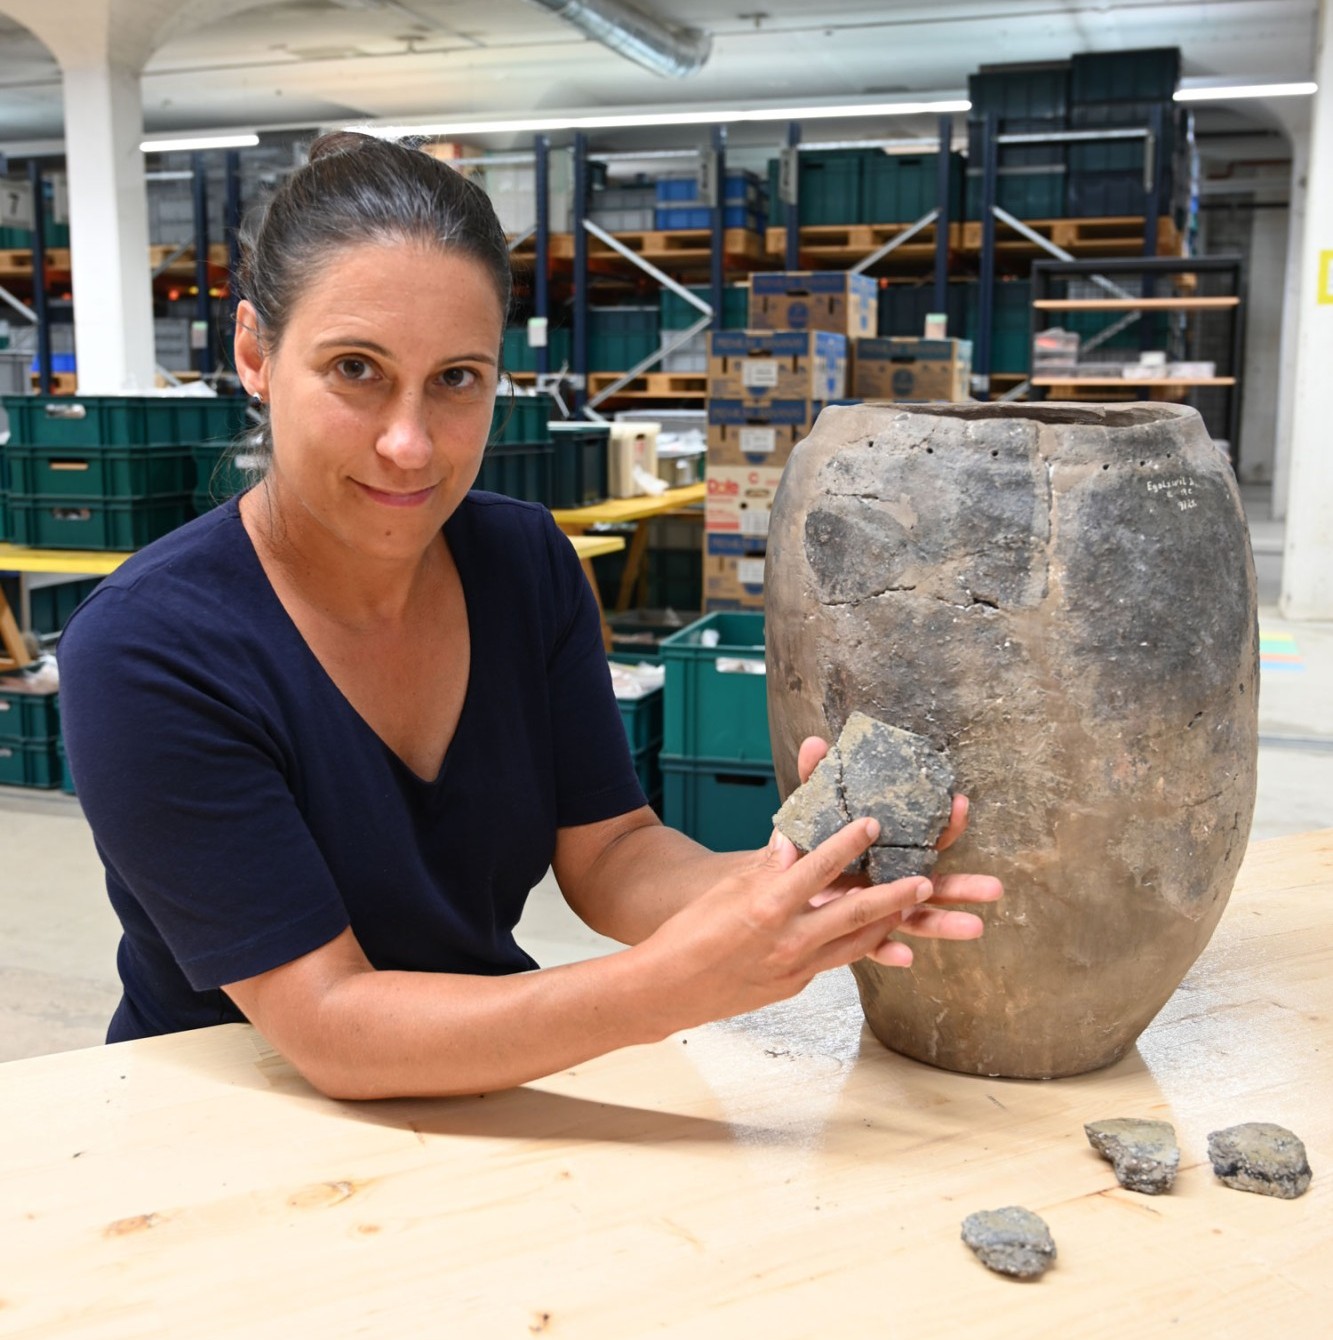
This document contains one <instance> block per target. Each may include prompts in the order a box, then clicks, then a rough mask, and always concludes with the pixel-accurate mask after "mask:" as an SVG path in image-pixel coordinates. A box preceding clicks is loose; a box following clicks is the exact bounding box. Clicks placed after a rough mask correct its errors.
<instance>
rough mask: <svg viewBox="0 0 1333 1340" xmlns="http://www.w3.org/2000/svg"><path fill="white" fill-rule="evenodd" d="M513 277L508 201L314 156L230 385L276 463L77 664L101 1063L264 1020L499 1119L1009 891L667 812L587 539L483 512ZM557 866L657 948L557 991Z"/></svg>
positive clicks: (528, 511)
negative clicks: (553, 948)
mask: <svg viewBox="0 0 1333 1340" xmlns="http://www.w3.org/2000/svg"><path fill="white" fill-rule="evenodd" d="M509 282H510V281H509V267H508V253H507V249H506V245H505V239H504V236H503V233H502V232H501V229H500V226H499V224H498V222H497V221H496V219H495V215H494V213H493V211H492V210H491V207H490V203H489V201H488V200H487V199H486V197H485V196H484V194H483V193H482V192H480V191H479V190H477V189H476V188H475V187H474V186H472V185H471V184H469V183H468V182H466V181H465V180H464V179H463V178H462V177H461V176H459V175H458V174H456V173H454V172H453V171H451V170H450V169H449V168H447V167H445V166H444V165H443V164H440V163H437V162H436V161H435V160H433V159H431V158H430V157H428V156H427V155H425V154H422V153H419V152H417V151H416V150H415V149H412V148H409V147H406V146H403V145H396V144H391V143H387V142H382V141H379V140H376V139H372V138H369V137H365V136H355V135H347V134H342V135H335V136H327V137H325V138H323V139H321V140H320V141H318V142H317V143H316V144H315V145H314V146H313V148H312V150H311V155H310V163H309V165H308V166H307V167H305V168H304V169H302V170H301V171H299V172H297V173H295V174H293V176H292V177H291V178H289V179H288V181H287V183H286V184H285V185H284V186H283V188H282V189H281V190H280V191H279V192H278V193H277V194H276V195H275V197H274V198H273V200H272V201H271V202H270V204H269V206H268V208H267V210H266V212H265V214H264V216H263V218H262V219H261V220H260V221H259V222H258V224H257V226H255V227H254V228H253V229H252V234H251V236H250V238H249V240H248V242H247V244H246V247H245V254H244V263H243V267H242V274H241V287H242V291H243V294H244V301H242V302H241V304H240V306H239V309H238V314H237V331H236V366H237V370H238V373H239V375H240V377H241V380H242V381H243V383H244V385H245V386H246V388H247V390H248V391H250V392H251V393H252V395H253V396H255V397H256V398H257V400H258V401H259V402H262V404H263V405H264V406H266V407H267V426H266V431H267V437H268V446H269V450H270V459H269V464H268V469H267V473H266V475H265V477H264V479H263V481H262V483H260V484H259V485H258V486H256V487H255V488H253V489H251V490H250V491H248V492H246V493H245V494H244V495H243V496H242V497H241V498H240V499H239V501H233V502H231V503H229V504H227V505H225V506H223V507H221V508H218V509H216V510H215V511H214V512H212V513H210V514H209V515H208V516H205V517H202V518H200V519H199V520H197V521H195V522H193V523H192V524H190V525H188V526H185V527H183V528H182V529H181V530H179V531H176V532H175V533H173V534H172V535H170V536H167V537H166V538H165V539H163V540H161V541H158V542H157V543H156V544H154V545H151V546H149V547H148V548H147V549H145V550H143V551H142V552H141V553H139V554H138V555H136V556H135V557H134V558H133V559H131V560H130V561H129V562H127V563H126V564H125V565H124V566H123V567H122V568H121V569H120V571H119V572H118V573H117V574H115V575H114V576H113V577H111V578H108V579H107V580H106V581H105V582H103V583H102V585H101V586H100V587H99V589H98V591H97V593H96V594H95V596H94V597H93V598H92V599H91V600H90V601H89V602H88V603H87V604H85V605H84V607H83V608H82V609H81V610H80V611H79V613H78V614H77V615H76V616H75V617H74V618H73V620H72V621H71V622H70V624H69V626H68V628H67V630H66V633H65V636H64V640H63V641H62V644H61V648H60V660H61V674H62V700H63V707H64V726H65V732H66V739H67V746H68V750H69V756H70V760H71V765H72V768H73V771H74V775H75V778H76V781H77V785H78V789H79V794H80V797H81V799H82V801H83V805H84V809H85V812H86V813H87V815H88V818H89V821H90V823H91V825H92V827H93V831H94V834H95V836H96V838H97V842H98V846H99V850H100V852H101V854H102V856H103V859H104V861H105V864H106V870H107V887H108V891H109V894H110V897H111V900H112V903H113V905H114V907H115V910H116V912H117V914H118V915H119V917H120V919H121V922H122V924H123V926H124V936H123V938H122V941H121V946H120V951H119V956H118V958H119V967H120V972H121V977H122V980H123V982H124V986H125V994H124V998H123V1000H122V1002H121V1005H120V1007H119V1009H118V1010H117V1013H116V1016H115V1018H114V1020H113V1022H112V1025H111V1029H110V1033H109V1039H110V1040H112V1041H116V1040H120V1039H125V1038H132V1037H141V1036H145V1035H149V1034H154V1033H162V1032H169V1031H174V1030H180V1029H186V1028H193V1027H199V1026H202V1025H206V1024H214V1023H222V1022H228V1021H235V1020H241V1019H248V1020H249V1021H251V1022H252V1023H253V1024H254V1025H255V1026H256V1027H257V1028H258V1029H259V1030H260V1031H261V1032H262V1033H263V1034H264V1035H265V1036H266V1037H267V1038H268V1039H269V1040H270V1041H271V1042H272V1043H273V1045H274V1046H276V1047H277V1048H278V1049H279V1050H280V1051H282V1052H283V1053H284V1054H285V1055H286V1056H287V1057H288V1058H289V1059H290V1060H291V1061H292V1063H293V1064H294V1065H295V1066H296V1067H297V1068H298V1069H300V1070H301V1072H302V1073H303V1074H304V1075H305V1076H306V1077H307V1078H308V1079H309V1080H310V1081H311V1083H313V1084H314V1085H316V1086H317V1087H319V1088H320V1089H322V1090H323V1091H324V1092H326V1093H328V1094H330V1095H333V1096H338V1097H344V1098H368V1097H383V1096H391V1095H392V1096H396V1095H410V1094H446V1093H456V1092H472V1093H475V1092H478V1091H481V1090H486V1089H495V1088H500V1087H505V1086H509V1085H514V1084H519V1083H522V1082H524V1081H526V1080H529V1079H532V1078H535V1077H537V1076H540V1075H543V1074H548V1073H551V1072H553V1071H556V1070H559V1069H561V1068H564V1067H567V1066H569V1065H572V1064H575V1063H577V1062H579V1061H581V1060H584V1059H586V1058H588V1057H590V1056H593V1055H596V1054H599V1053H602V1052H605V1051H608V1050H611V1049H613V1048H616V1047H620V1046H624V1045H627V1044H630V1043H638V1042H647V1041H652V1040H655V1039H659V1038H662V1037H665V1036H667V1035H668V1034H670V1033H672V1032H674V1031H676V1030H678V1029H681V1028H684V1027H688V1026H691V1025H695V1024H699V1023H702V1022H704V1021H707V1020H711V1019H717V1018H721V1017H724V1016H727V1015H732V1014H736V1013H739V1012H741V1011H744V1010H749V1009H752V1008H755V1007H757V1006H760V1005H764V1004H767V1003H769V1002H771V1001H774V1000H778V999H781V998H783V997H786V996H789V995H792V994H794V993H796V992H797V991H799V990H800V989H801V988H802V987H803V986H804V985H805V984H806V982H808V981H809V980H810V979H811V978H812V977H813V976H814V975H815V974H816V973H817V972H819V971H821V970H823V969H825V968H830V967H834V966H837V965H841V964H845V963H848V962H851V961H852V960H854V959H856V958H858V957H861V956H864V955H870V956H872V957H874V958H876V959H877V960H878V961H879V962H881V963H885V964H905V963H907V962H910V957H911V956H910V950H908V949H907V947H906V946H905V945H902V944H900V943H898V942H896V941H888V940H887V936H888V935H889V932H890V931H892V930H894V929H895V928H897V927H899V926H900V925H901V926H902V928H903V929H905V930H911V931H912V932H913V933H915V934H919V935H937V936H945V937H948V938H954V939H966V938H970V937H972V936H975V935H978V934H980V931H981V925H980V922H979V920H978V919H977V918H976V917H974V916H972V915H970V914H968V913H964V912H958V911H947V910H944V909H941V908H935V907H930V906H921V904H922V903H923V902H924V903H929V902H930V901H932V900H934V899H939V900H946V899H947V900H948V901H950V902H983V901H988V900H990V899H992V898H995V897H998V896H999V886H998V884H997V883H996V881H994V880H991V879H986V878H983V877H978V876H952V877H950V878H949V879H947V880H942V881H940V885H939V887H938V888H937V889H932V887H931V885H930V883H929V882H928V881H925V880H902V881H899V882H898V883H896V884H891V885H887V886H883V887H879V888H857V887H852V886H851V885H850V884H849V882H848V881H845V880H843V879H842V878H841V877H840V875H839V872H840V871H841V870H843V869H844V868H845V867H846V866H847V865H848V864H849V863H850V862H852V861H853V860H855V858H856V857H858V856H859V855H860V853H861V852H862V851H864V850H865V849H866V848H867V846H868V845H869V844H870V842H871V841H872V840H873V836H874V832H873V827H872V826H869V825H868V822H867V821H861V822H854V823H852V824H850V825H848V827H847V828H846V829H844V830H843V831H842V832H841V833H839V834H838V835H837V836H836V837H834V838H832V839H830V840H829V841H828V842H826V843H825V844H824V845H823V846H822V847H820V848H819V849H818V850H817V851H815V852H813V853H811V854H810V855H808V856H805V857H803V858H800V859H798V857H797V853H796V852H795V850H794V849H793V848H792V847H791V846H790V844H789V843H786V842H784V841H779V840H776V839H775V841H774V843H773V845H771V846H770V848H769V849H768V850H767V851H765V852H755V853H735V854H726V855H719V854H714V853H712V852H708V851H706V850H704V849H703V848H701V847H699V846H697V845H696V844H695V843H693V842H691V841H690V840H689V839H687V838H685V837H684V836H683V835H681V834H679V833H676V832H673V831H671V830H669V829H667V828H665V827H663V826H662V825H661V824H660V823H659V822H658V820H657V818H656V816H655V815H654V814H653V813H652V811H651V810H650V809H648V808H647V806H646V805H645V803H644V799H643V795H642V792H641V791H640V789H639V787H638V783H637V781H636V779H635V775H634V771H633V767H632V762H631V759H630V757H629V753H628V748H627V745H626V741H625V738H624V732H623V729H622V726H621V723H620V718H619V715H618V712H617V709H616V704H615V701H614V699H613V697H612V695H611V691H610V686H609V676H608V671H607V667H606V659H605V656H604V653H603V651H602V646H601V640H600V630H599V624H598V619H597V613H596V608H595V605H594V602H593V600H592V597H591V592H590V591H589V590H588V587H587V584H586V582H585V581H584V579H583V576H582V572H581V569H580V567H579V564H578V562H577V560H576V558H575V556H574V554H573V551H572V549H571V547H570V545H569V544H568V542H567V540H566V539H565V538H564V537H563V536H562V535H561V534H560V533H559V531H558V530H556V528H555V526H554V525H553V523H552V522H551V519H550V515H549V513H547V512H546V511H545V509H543V508H539V507H535V506H532V505H529V504H524V503H518V502H514V501H513V500H510V499H505V498H500V497H498V496H495V495H491V494H482V493H470V492H469V490H470V488H471V485H472V483H473V481H474V479H475V478H476V475H477V472H478V469H479V468H480V463H481V457H482V452H483V449H484V445H485V442H486V439H487V435H488V431H489V427H490V422H491V411H492V406H493V403H494V398H495V393H496V382H497V377H498V372H499V367H498V358H499V349H500V346H501V340H502V335H503V328H504V322H505V314H506V310H507V307H508V303H509ZM823 748H824V746H822V745H821V744H819V743H818V742H813V741H812V742H808V743H807V746H806V748H805V750H804V751H803V758H802V767H803V771H804V773H805V774H807V775H808V772H809V770H810V769H811V768H813V766H814V763H815V762H816V761H817V759H818V758H819V757H821V756H822V751H823ZM963 814H964V807H963V805H962V804H961V803H960V804H959V805H958V806H957V807H956V813H955V820H954V822H953V823H952V825H951V830H950V833H949V834H948V837H949V838H952V837H953V836H956V833H957V832H958V831H961V827H962V823H963ZM548 866H552V867H553V868H554V871H555V874H556V876H557V878H558V881H559V884H560V887H561V889H562V891H563V892H564V895H565V897H566V898H567V900H568V901H569V903H570V905H571V907H573V909H574V910H575V911H576V912H577V913H578V914H579V915H580V916H581V917H582V918H583V919H584V921H586V922H587V923H588V925H590V926H592V927H593V928H594V929H596V930H598V931H601V932H602V933H604V934H606V935H610V936H613V937H615V938H616V939H618V940H620V941H621V942H622V943H624V944H626V945H629V946H631V947H630V948H628V949H626V950H625V951H623V952H621V953H616V954H612V955H609V956H607V957H605V958H601V959H597V960H594V961H591V962H587V963H580V964H574V965H570V966H567V967H559V968H554V969H550V970H546V971H529V970H530V969H534V968H535V967H536V965H535V964H534V963H533V961H532V960H531V959H530V958H529V957H528V956H527V955H526V954H524V953H523V951H522V950H520V949H519V948H518V946H517V945H516V944H515V943H514V940H513V936H512V930H513V927H514V925H515V923H516V922H517V921H518V918H519V915H520V913H521V911H522V907H523V902H524V899H525V898H526V896H527V894H528V892H529V890H530V889H531V888H532V887H533V885H535V884H536V883H537V881H538V880H539V879H540V878H541V877H542V875H543V874H544V873H545V871H546V869H547V868H548ZM839 895H841V896H839Z"/></svg>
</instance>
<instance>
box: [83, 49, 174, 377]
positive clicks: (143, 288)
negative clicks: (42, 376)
mask: <svg viewBox="0 0 1333 1340" xmlns="http://www.w3.org/2000/svg"><path fill="white" fill-rule="evenodd" d="M140 98H141V95H140V88H139V76H138V74H137V73H136V72H134V71H131V70H126V69H118V68H116V67H114V66H111V65H109V64H101V65H92V66H83V67H76V68H67V69H66V70H65V152H66V161H67V162H68V164H69V219H70V243H71V248H72V253H73V254H72V265H73V278H74V305H75V306H74V311H75V322H74V337H75V346H74V347H75V355H76V357H77V359H78V368H79V394H80V395H115V394H116V393H118V392H133V391H146V390H149V389H151V388H152V386H153V376H154V357H153V297H152V273H151V270H150V266H149V260H148V199H147V193H146V190H145V185H144V167H143V154H142V153H141V152H140V151H139V143H140V141H141V140H142V139H143V111H142V105H141V101H140Z"/></svg>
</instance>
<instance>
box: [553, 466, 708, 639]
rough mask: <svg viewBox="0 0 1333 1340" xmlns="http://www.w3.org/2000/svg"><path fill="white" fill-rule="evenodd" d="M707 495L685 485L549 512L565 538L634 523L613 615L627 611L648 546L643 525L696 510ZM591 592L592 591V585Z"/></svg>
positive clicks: (702, 488) (698, 487) (700, 486)
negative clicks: (644, 494) (661, 491)
mask: <svg viewBox="0 0 1333 1340" xmlns="http://www.w3.org/2000/svg"><path fill="white" fill-rule="evenodd" d="M706 494H707V486H706V485H704V484H687V485H685V487H684V488H679V489H667V491H666V492H665V493H658V494H655V495H653V496H652V497H643V498H612V499H611V500H610V501H609V502H602V503H593V504H592V505H591V506H590V507H558V508H555V509H553V510H552V512H551V515H552V516H553V517H554V518H555V524H556V525H557V526H559V527H560V529H561V530H563V531H564V532H565V534H566V535H582V534H584V533H585V532H587V531H588V530H590V529H592V527H594V526H621V525H627V524H631V523H633V524H634V535H633V537H632V538H631V540H630V546H629V552H628V553H627V554H626V555H625V570H624V572H623V573H622V574H621V577H620V592H619V594H618V595H617V597H616V612H617V613H620V612H621V611H622V610H626V609H628V608H629V601H630V594H631V593H632V592H633V590H634V584H635V582H636V581H637V580H638V576H639V570H640V569H641V568H642V566H643V555H644V552H645V550H646V549H647V547H648V527H647V525H646V523H647V522H649V521H651V520H652V519H653V517H656V516H666V515H667V514H668V513H670V512H680V511H683V510H685V509H686V508H691V507H697V506H698V505H699V504H700V503H701V502H703V500H704V498H705V496H706ZM593 589H594V590H596V584H595V583H594V586H593Z"/></svg>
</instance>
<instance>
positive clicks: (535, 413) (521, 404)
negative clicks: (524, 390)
mask: <svg viewBox="0 0 1333 1340" xmlns="http://www.w3.org/2000/svg"><path fill="white" fill-rule="evenodd" d="M555 412H556V409H555V400H554V399H553V398H552V397H551V396H549V395H514V396H505V395H502V396H497V397H496V400H495V412H494V414H493V415H492V417H491V446H492V447H494V446H507V445H510V444H512V445H514V446H519V445H529V444H532V443H545V444H547V445H548V446H549V445H550V441H551V429H550V427H549V424H550V422H551V419H552V418H553V417H554V416H555ZM490 449H491V448H490V447H488V448H487V450H488V451H489V450H490Z"/></svg>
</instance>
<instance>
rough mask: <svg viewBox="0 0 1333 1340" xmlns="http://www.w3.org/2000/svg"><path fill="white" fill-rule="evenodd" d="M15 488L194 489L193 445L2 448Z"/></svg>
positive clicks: (74, 493)
mask: <svg viewBox="0 0 1333 1340" xmlns="http://www.w3.org/2000/svg"><path fill="white" fill-rule="evenodd" d="M0 450H3V451H4V454H5V458H6V459H7V460H8V462H9V479H10V488H11V489H12V490H13V491H14V492H15V493H19V494H23V495H25V496H26V497H29V498H103V499H106V500H107V501H111V500H113V499H117V498H144V497H149V496H159V497H160V496H162V495H164V494H168V493H185V492H187V491H188V490H190V489H192V488H193V487H194V474H195V470H194V459H193V457H192V456H191V454H190V449H189V447H181V446H177V445H175V444H173V443H154V444H152V445H147V444H143V445H135V446H127V447H55V446H24V445H21V444H16V443H10V444H9V445H8V446H6V447H3V448H0Z"/></svg>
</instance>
